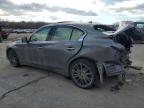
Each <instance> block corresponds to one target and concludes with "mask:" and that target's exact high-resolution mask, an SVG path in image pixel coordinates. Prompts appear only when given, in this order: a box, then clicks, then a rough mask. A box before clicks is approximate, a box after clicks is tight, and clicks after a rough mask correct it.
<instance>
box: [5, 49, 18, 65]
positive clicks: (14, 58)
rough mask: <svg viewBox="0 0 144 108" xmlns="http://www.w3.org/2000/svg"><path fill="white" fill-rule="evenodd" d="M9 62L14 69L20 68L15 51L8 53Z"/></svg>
mask: <svg viewBox="0 0 144 108" xmlns="http://www.w3.org/2000/svg"><path fill="white" fill-rule="evenodd" d="M8 60H9V61H10V64H11V65H12V66H14V67H18V66H20V63H19V60H18V57H17V54H16V53H15V51H13V50H9V51H8Z"/></svg>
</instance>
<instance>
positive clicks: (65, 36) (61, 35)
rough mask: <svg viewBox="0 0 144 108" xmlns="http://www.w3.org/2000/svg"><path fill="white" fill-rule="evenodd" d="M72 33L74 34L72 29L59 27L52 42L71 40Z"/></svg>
mask: <svg viewBox="0 0 144 108" xmlns="http://www.w3.org/2000/svg"><path fill="white" fill-rule="evenodd" d="M71 33H72V28H67V27H59V28H57V29H56V31H55V34H54V36H53V38H52V40H54V41H63V40H69V39H70V36H71Z"/></svg>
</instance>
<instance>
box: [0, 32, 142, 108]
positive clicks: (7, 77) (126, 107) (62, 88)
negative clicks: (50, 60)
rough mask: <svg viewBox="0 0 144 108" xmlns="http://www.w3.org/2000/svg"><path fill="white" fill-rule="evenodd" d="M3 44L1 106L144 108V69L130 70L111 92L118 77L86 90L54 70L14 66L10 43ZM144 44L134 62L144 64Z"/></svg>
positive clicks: (0, 45) (134, 52) (135, 49)
mask: <svg viewBox="0 0 144 108" xmlns="http://www.w3.org/2000/svg"><path fill="white" fill-rule="evenodd" d="M22 36H23V35H17V36H16V35H15V34H13V35H10V37H9V39H8V40H6V41H4V42H3V43H0V108H143V107H144V71H143V70H141V71H138V70H134V69H129V70H127V74H126V83H125V85H124V86H122V87H121V88H120V90H119V91H113V92H112V91H110V88H111V87H112V86H113V85H115V83H116V78H108V79H106V80H105V82H104V84H103V85H102V86H101V87H100V88H94V89H91V90H83V89H80V88H78V87H76V86H75V85H74V84H73V83H72V81H71V80H69V79H66V78H65V77H63V76H61V75H57V74H55V73H52V72H48V71H45V70H40V69H36V68H32V67H28V66H23V67H19V68H14V67H12V66H11V65H10V64H9V62H8V61H7V59H6V57H5V49H6V45H7V44H9V43H10V42H11V41H12V40H15V39H17V37H22ZM143 53H144V45H135V46H134V47H133V50H132V55H131V56H132V60H133V62H134V64H133V65H137V66H142V67H144V56H143Z"/></svg>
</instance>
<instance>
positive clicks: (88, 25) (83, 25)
mask: <svg viewBox="0 0 144 108" xmlns="http://www.w3.org/2000/svg"><path fill="white" fill-rule="evenodd" d="M95 25H96V23H84V22H60V23H50V24H48V25H45V26H43V27H48V26H73V27H76V28H79V29H82V30H85V31H88V30H94V28H93V27H94V26H95Z"/></svg>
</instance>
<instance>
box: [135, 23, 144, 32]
mask: <svg viewBox="0 0 144 108" xmlns="http://www.w3.org/2000/svg"><path fill="white" fill-rule="evenodd" d="M136 27H137V28H138V29H139V30H141V31H144V24H137V26H136Z"/></svg>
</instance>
